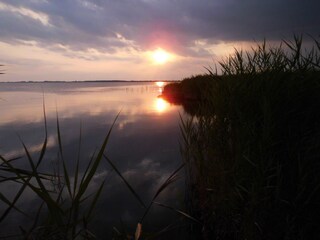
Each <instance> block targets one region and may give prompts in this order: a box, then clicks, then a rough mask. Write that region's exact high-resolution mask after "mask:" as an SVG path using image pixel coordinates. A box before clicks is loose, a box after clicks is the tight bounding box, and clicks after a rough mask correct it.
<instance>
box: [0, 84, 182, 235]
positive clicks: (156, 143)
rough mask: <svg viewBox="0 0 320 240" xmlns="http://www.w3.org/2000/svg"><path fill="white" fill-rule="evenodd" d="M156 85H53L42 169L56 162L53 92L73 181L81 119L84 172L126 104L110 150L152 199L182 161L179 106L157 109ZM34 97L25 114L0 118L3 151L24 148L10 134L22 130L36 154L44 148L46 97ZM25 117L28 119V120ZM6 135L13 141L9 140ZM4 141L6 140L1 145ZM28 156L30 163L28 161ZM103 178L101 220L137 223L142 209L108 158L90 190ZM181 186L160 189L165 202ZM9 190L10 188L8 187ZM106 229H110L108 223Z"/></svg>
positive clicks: (137, 186)
mask: <svg viewBox="0 0 320 240" xmlns="http://www.w3.org/2000/svg"><path fill="white" fill-rule="evenodd" d="M157 89H158V87H157V86H154V91H151V92H150V91H149V90H148V89H145V88H141V87H139V89H136V90H133V91H131V90H128V91H123V90H121V91H122V92H125V94H122V93H121V91H120V93H121V94H122V95H121V94H120V95H118V93H119V91H118V90H119V89H118V90H117V89H113V90H112V91H111V92H103V90H101V92H99V91H100V90H99V91H98V92H94V91H91V92H90V91H83V92H81V93H77V92H74V93H73V94H71V92H72V91H69V92H64V93H63V94H60V93H59V94H57V93H56V92H54V91H51V92H50V94H51V95H50V94H46V96H45V97H46V107H47V109H46V110H47V124H48V132H49V136H50V137H49V147H48V149H47V150H48V151H47V153H46V159H45V161H44V163H43V164H41V169H42V170H44V171H50V170H52V165H51V162H52V161H53V160H56V159H57V153H58V149H57V147H56V143H57V142H56V134H57V132H56V116H55V111H56V110H55V106H53V105H52V102H51V101H53V100H54V98H57V96H58V95H59V104H58V112H59V119H60V130H61V134H62V143H63V151H64V157H65V159H66V160H67V161H66V164H67V168H68V169H69V171H70V173H71V176H70V179H71V182H73V178H74V176H73V174H74V167H75V166H74V163H75V161H76V158H77V153H78V144H79V129H80V120H81V122H82V144H81V163H80V172H81V173H83V172H84V169H85V167H86V165H87V164H88V161H89V159H90V157H91V155H92V153H93V152H94V150H95V149H97V148H99V146H101V143H102V141H103V139H104V137H105V134H106V133H107V132H108V130H109V127H110V123H111V122H113V120H114V118H115V116H116V114H117V113H118V111H119V110H120V109H121V107H122V111H121V113H120V116H119V118H118V120H117V122H116V125H115V128H114V129H113V130H112V134H111V137H110V140H109V142H108V145H107V151H106V152H107V153H108V154H107V155H108V156H110V159H111V160H112V161H113V163H114V164H115V165H116V166H117V168H118V169H119V171H120V172H121V173H122V174H123V176H124V177H125V178H126V179H127V180H128V182H129V183H130V184H131V185H132V187H133V188H134V189H135V190H136V192H137V193H138V194H139V195H140V196H141V198H142V199H143V201H144V202H145V203H148V201H149V200H150V199H151V197H152V196H153V195H154V194H155V191H156V190H157V189H158V188H159V186H160V185H161V184H162V183H163V182H164V181H165V180H166V178H167V177H168V176H169V175H170V174H171V173H172V172H173V171H174V170H175V169H174V168H175V167H176V166H177V165H179V155H180V154H179V146H178V135H179V127H178V119H179V118H178V114H177V111H176V109H178V108H171V107H170V106H169V107H170V108H169V110H165V111H163V112H162V113H161V114H158V110H157V109H156V108H155V100H157V98H156V97H157V95H158V92H157ZM58 90H59V89H58ZM86 94H88V95H86ZM90 94H91V95H90ZM48 95H49V97H48V100H47V96H48ZM80 95H84V98H83V99H82V100H81V101H78V97H80ZM97 95H99V96H97ZM128 95H129V96H128ZM95 97H97V98H95ZM22 99H23V98H22ZM68 100H70V102H69V103H68ZM71 100H72V101H71ZM33 101H34V102H33V103H32V104H31V105H29V108H30V109H31V113H30V114H29V113H28V112H27V111H26V112H24V113H23V114H26V115H23V114H22V115H15V114H16V113H18V111H16V112H15V113H13V115H12V116H11V117H12V118H14V117H17V116H20V118H19V119H15V120H14V121H12V122H7V123H4V122H3V121H0V132H1V135H0V145H1V146H0V147H1V148H2V149H1V151H2V150H5V152H7V153H10V154H18V153H21V149H20V148H19V149H18V150H17V149H16V146H17V144H16V142H17V141H13V140H12V139H11V138H12V135H14V133H15V132H18V133H19V134H20V133H21V136H23V139H25V140H27V142H26V143H27V145H28V146H30V148H31V149H32V150H33V151H34V153H35V154H37V152H39V151H40V149H41V147H42V143H43V137H44V129H43V116H42V115H43V113H42V98H39V99H38V100H37V101H38V102H36V100H33ZM53 102H54V101H53ZM29 103H30V102H29ZM29 103H28V102H27V103H26V104H27V105H28V104H29ZM64 104H66V105H64ZM120 105H121V107H120ZM21 107H23V104H22V105H20V106H18V107H17V109H16V110H19V108H21ZM34 107H35V108H38V110H39V111H38V110H37V111H36V112H32V111H35V110H34ZM32 114H35V115H37V114H38V115H39V119H41V120H39V121H38V122H32V123H28V121H29V120H30V119H33V118H29V117H30V116H32ZM25 120H26V122H24V121H25ZM6 139H8V140H9V141H5V140H6ZM2 143H6V144H5V145H2ZM18 143H19V142H18ZM20 144H21V143H20ZM19 146H21V145H19ZM23 153H24V151H23ZM35 156H36V155H35ZM25 162H26V163H27V161H25ZM103 180H106V182H105V185H104V189H103V191H102V193H101V197H100V199H99V201H98V207H97V209H98V210H97V211H96V218H97V221H98V222H99V221H100V222H101V223H102V224H103V226H106V225H108V226H110V228H111V227H112V226H114V225H115V224H116V223H117V222H118V221H119V219H120V217H122V218H123V219H124V220H126V221H129V222H130V221H133V222H134V224H136V221H137V220H138V219H137V218H139V217H141V213H142V209H141V207H140V205H139V203H138V201H137V200H136V199H135V197H134V196H133V195H132V193H131V192H130V191H129V190H128V188H127V186H126V185H125V184H124V183H123V181H122V179H121V178H120V177H119V176H118V175H117V174H116V173H115V171H113V170H112V168H111V167H110V165H109V164H108V163H107V162H106V161H105V160H104V159H103V160H102V162H101V166H100V167H99V170H98V172H97V173H96V174H95V175H94V178H93V181H92V182H91V184H90V186H89V189H88V190H89V193H94V192H95V191H96V190H97V189H98V187H99V186H100V184H101V182H102V181H103ZM179 189H180V190H181V184H180V183H174V184H173V185H172V186H171V187H170V188H169V189H167V190H165V191H164V192H163V193H161V196H160V198H159V199H161V200H163V202H165V203H168V202H167V201H171V200H172V201H173V202H174V201H176V198H177V197H176V196H177V194H176V193H177V192H179V191H178V190H179ZM9 190H10V188H8V191H9ZM32 201H33V197H32V195H30V197H26V198H25V202H24V204H26V205H28V204H30V203H31V202H32ZM159 216H160V215H157V216H156V218H157V219H160V217H159ZM156 218H154V219H156ZM97 226H98V225H97ZM102 230H104V231H105V230H106V229H105V228H104V229H102ZM108 231H109V230H108ZM110 231H111V230H110Z"/></svg>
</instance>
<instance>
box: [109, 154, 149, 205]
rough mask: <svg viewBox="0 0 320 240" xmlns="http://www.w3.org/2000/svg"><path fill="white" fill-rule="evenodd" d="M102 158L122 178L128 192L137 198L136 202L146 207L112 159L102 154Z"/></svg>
mask: <svg viewBox="0 0 320 240" xmlns="http://www.w3.org/2000/svg"><path fill="white" fill-rule="evenodd" d="M104 158H105V159H106V160H107V161H108V163H109V164H110V165H111V167H112V168H113V170H114V171H115V172H116V173H117V174H118V176H119V177H120V178H121V179H122V181H123V182H124V183H125V184H126V186H127V187H128V188H129V190H130V192H131V193H132V194H133V195H134V197H135V198H136V199H137V200H138V202H139V203H140V204H141V206H142V207H143V208H146V205H145V204H144V202H143V201H142V199H141V197H140V196H139V194H137V192H136V191H135V190H134V189H133V187H131V185H130V184H129V182H128V181H127V180H126V179H125V178H124V176H123V175H122V174H121V173H120V171H119V170H118V168H117V167H116V166H115V165H114V164H113V163H112V161H111V160H110V159H109V158H108V157H107V156H106V155H104Z"/></svg>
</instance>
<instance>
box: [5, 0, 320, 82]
mask: <svg viewBox="0 0 320 240" xmlns="http://www.w3.org/2000/svg"><path fill="white" fill-rule="evenodd" d="M319 9H320V1H319V0H305V1H302V0H268V1H266V0H241V1H239V0H0V65H5V66H0V71H2V72H4V73H5V74H1V75H0V81H82V80H181V79H183V78H185V77H189V76H191V75H196V74H203V73H206V71H207V70H206V68H208V67H213V66H214V65H215V64H218V62H219V61H221V60H222V59H224V58H225V57H227V56H228V55H229V54H232V53H233V51H234V48H237V49H243V50H246V49H250V48H251V47H252V46H255V45H256V44H257V43H259V41H262V40H263V39H266V40H267V42H269V43H270V44H274V43H277V42H279V41H281V40H282V39H286V40H288V39H290V38H292V37H293V34H304V35H305V36H308V35H311V36H313V37H315V38H319V37H320V27H319V23H320V14H319ZM307 41H308V40H307ZM156 51H158V52H159V51H160V52H161V53H162V55H163V54H164V56H162V59H164V60H163V61H159V59H157V57H155V52H156ZM160 55H161V54H160ZM160 58H161V56H160Z"/></svg>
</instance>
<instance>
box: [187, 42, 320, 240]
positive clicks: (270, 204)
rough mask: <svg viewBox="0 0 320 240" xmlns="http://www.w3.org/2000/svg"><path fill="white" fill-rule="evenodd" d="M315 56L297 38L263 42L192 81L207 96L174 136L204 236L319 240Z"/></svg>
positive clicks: (319, 68) (318, 68) (319, 73)
mask: <svg viewBox="0 0 320 240" xmlns="http://www.w3.org/2000/svg"><path fill="white" fill-rule="evenodd" d="M319 52H320V45H319V42H318V41H316V40H315V44H314V47H312V48H311V49H310V48H309V49H306V50H305V49H304V48H303V46H302V37H301V36H295V37H294V40H293V41H292V42H290V41H283V42H282V44H281V45H280V46H279V47H270V48H269V47H267V44H266V42H263V43H262V44H261V45H258V46H257V47H256V48H253V49H252V50H251V51H250V52H243V51H240V50H236V51H235V54H234V55H232V56H229V57H228V58H226V59H225V60H224V61H223V62H221V63H220V64H221V67H222V75H217V74H216V73H215V72H214V71H211V70H210V69H209V73H208V74H207V75H204V76H199V77H198V78H202V81H206V86H207V87H206V91H202V92H200V94H201V98H199V99H200V100H198V101H197V103H196V107H197V111H194V113H195V114H194V116H193V117H182V119H181V132H182V139H183V142H182V153H183V155H184V160H185V162H186V169H187V173H188V179H187V183H188V189H189V192H188V196H187V199H188V204H189V209H190V212H189V213H190V214H191V215H192V216H195V217H198V219H200V220H201V221H203V223H204V228H203V229H199V232H200V233H201V235H202V236H203V238H204V239H319V237H320V236H319V232H318V230H317V227H316V226H317V225H318V223H319V220H320V219H319V216H320V212H319V210H318V209H320V208H319V202H320V178H319V174H318V172H319V170H320V165H319V159H320V153H319V149H320V125H319V123H320V114H319V109H320V65H319V63H320V54H319ZM181 84H182V86H183V85H184V84H185V85H186V86H184V87H185V88H187V87H188V89H189V90H190V91H192V89H196V88H195V86H194V85H198V87H201V85H202V83H200V82H197V81H196V78H189V79H186V81H185V82H184V81H182V82H181ZM187 85H188V86H187ZM182 86H181V88H182V89H183V87H182ZM181 94H183V91H182V93H181Z"/></svg>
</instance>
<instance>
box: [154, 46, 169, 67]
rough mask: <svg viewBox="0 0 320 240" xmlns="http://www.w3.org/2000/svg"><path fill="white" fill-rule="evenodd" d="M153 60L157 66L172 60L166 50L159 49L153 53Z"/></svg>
mask: <svg viewBox="0 0 320 240" xmlns="http://www.w3.org/2000/svg"><path fill="white" fill-rule="evenodd" d="M152 58H153V60H154V62H155V63H157V64H164V63H166V62H168V60H169V59H170V54H169V53H168V52H166V51H165V50H163V49H161V48H158V49H156V50H155V51H154V52H153V53H152Z"/></svg>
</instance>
